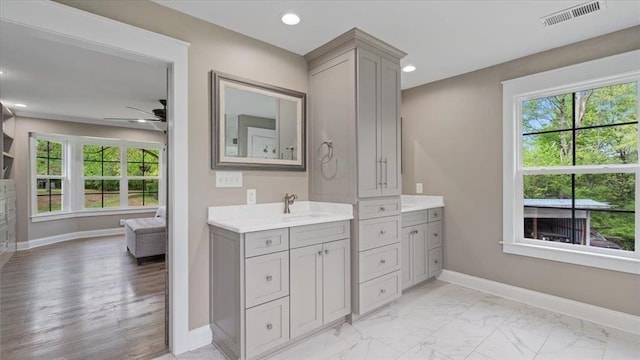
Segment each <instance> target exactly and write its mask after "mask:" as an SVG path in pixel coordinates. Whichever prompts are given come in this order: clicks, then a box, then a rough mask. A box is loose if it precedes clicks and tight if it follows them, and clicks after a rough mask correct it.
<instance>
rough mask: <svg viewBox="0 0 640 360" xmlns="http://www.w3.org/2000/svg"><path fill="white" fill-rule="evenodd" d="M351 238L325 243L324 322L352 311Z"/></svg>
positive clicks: (323, 273) (323, 261)
mask: <svg viewBox="0 0 640 360" xmlns="http://www.w3.org/2000/svg"><path fill="white" fill-rule="evenodd" d="M350 247H351V246H350V240H349V239H346V240H340V241H334V242H330V243H326V244H324V255H323V259H322V289H323V301H322V304H323V307H324V311H323V312H324V314H323V319H324V324H328V323H330V322H332V321H334V320H338V319H340V318H342V317H343V316H345V315H347V314H349V313H350V312H351V260H350V254H351V251H350Z"/></svg>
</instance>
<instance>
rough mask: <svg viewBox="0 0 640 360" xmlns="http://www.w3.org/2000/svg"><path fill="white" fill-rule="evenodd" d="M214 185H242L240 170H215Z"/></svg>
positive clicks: (231, 186)
mask: <svg viewBox="0 0 640 360" xmlns="http://www.w3.org/2000/svg"><path fill="white" fill-rule="evenodd" d="M216 187H219V188H239V187H242V172H240V171H216Z"/></svg>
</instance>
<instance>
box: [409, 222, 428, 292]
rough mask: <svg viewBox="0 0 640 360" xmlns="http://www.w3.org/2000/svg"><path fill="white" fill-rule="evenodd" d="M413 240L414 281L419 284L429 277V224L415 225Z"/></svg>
mask: <svg viewBox="0 0 640 360" xmlns="http://www.w3.org/2000/svg"><path fill="white" fill-rule="evenodd" d="M413 229H414V230H413V237H412V238H411V242H412V248H411V250H412V254H411V259H412V270H413V283H414V284H417V283H419V282H421V281H424V280H427V279H428V278H429V263H428V258H427V249H428V246H427V225H426V224H422V225H417V226H414V227H413Z"/></svg>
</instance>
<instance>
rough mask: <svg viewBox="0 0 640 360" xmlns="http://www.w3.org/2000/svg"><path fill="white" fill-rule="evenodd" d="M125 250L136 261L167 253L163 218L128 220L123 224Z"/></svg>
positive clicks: (165, 227) (140, 261)
mask: <svg viewBox="0 0 640 360" xmlns="http://www.w3.org/2000/svg"><path fill="white" fill-rule="evenodd" d="M124 229H125V230H124V231H125V241H126V243H127V249H128V250H129V252H130V253H131V255H133V256H134V257H135V258H136V260H137V261H138V265H140V264H141V263H142V261H143V260H144V259H145V258H148V257H151V256H157V255H164V254H165V253H166V251H167V226H166V223H165V219H164V217H161V216H156V217H152V218H140V219H129V220H125V222H124Z"/></svg>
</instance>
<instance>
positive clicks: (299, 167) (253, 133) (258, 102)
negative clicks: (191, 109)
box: [211, 71, 307, 171]
mask: <svg viewBox="0 0 640 360" xmlns="http://www.w3.org/2000/svg"><path fill="white" fill-rule="evenodd" d="M211 94H212V107H211V110H212V121H213V123H212V127H211V128H212V138H211V145H212V146H211V148H212V154H211V157H212V164H211V165H212V168H213V169H218V170H225V169H229V170H290V171H305V170H306V153H305V149H306V139H305V125H306V124H305V123H306V97H307V95H306V94H305V93H302V92H298V91H294V90H289V89H283V88H280V87H276V86H272V85H267V84H263V83H258V82H255V81H251V80H247V79H242V78H239V77H236V76H232V75H228V74H223V73H220V72H215V71H211Z"/></svg>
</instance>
